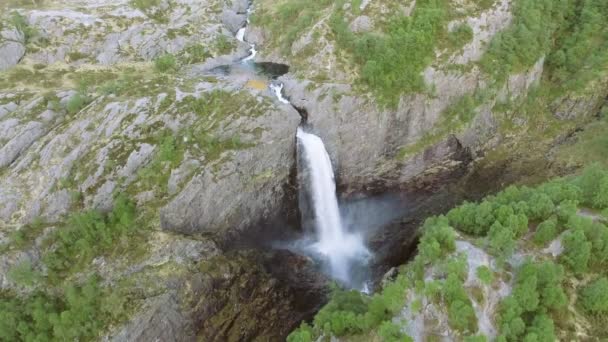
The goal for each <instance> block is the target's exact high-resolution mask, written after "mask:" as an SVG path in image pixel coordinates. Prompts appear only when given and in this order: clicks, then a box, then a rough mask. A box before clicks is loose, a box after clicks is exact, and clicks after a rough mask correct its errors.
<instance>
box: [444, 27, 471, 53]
mask: <svg viewBox="0 0 608 342" xmlns="http://www.w3.org/2000/svg"><path fill="white" fill-rule="evenodd" d="M471 40H473V29H472V28H471V26H469V25H468V24H467V23H462V24H460V25H458V26H456V27H455V28H454V29H453V30H452V31H450V32H449V33H448V39H447V43H448V47H449V48H451V49H458V48H461V47H463V46H464V45H466V44H467V43H469V42H470V41H471Z"/></svg>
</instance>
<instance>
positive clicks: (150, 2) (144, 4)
mask: <svg viewBox="0 0 608 342" xmlns="http://www.w3.org/2000/svg"><path fill="white" fill-rule="evenodd" d="M158 5H160V0H131V6H133V7H135V8H137V9H139V10H142V11H144V12H145V11H146V10H148V9H150V8H152V7H156V6H158Z"/></svg>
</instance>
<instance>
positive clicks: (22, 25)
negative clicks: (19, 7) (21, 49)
mask: <svg viewBox="0 0 608 342" xmlns="http://www.w3.org/2000/svg"><path fill="white" fill-rule="evenodd" d="M10 23H11V24H12V25H13V26H14V27H15V29H17V31H21V32H22V33H23V36H24V38H25V42H26V43H27V42H29V41H30V40H31V39H32V38H33V37H34V36H35V35H36V34H37V33H38V32H37V31H36V29H35V28H34V27H31V26H30V25H29V24H28V22H27V19H26V18H25V17H24V16H23V15H21V13H19V12H17V11H13V12H12V13H11V17H10Z"/></svg>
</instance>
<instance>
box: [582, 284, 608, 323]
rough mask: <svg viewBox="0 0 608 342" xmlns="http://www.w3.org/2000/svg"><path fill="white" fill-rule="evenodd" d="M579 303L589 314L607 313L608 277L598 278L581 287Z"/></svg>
mask: <svg viewBox="0 0 608 342" xmlns="http://www.w3.org/2000/svg"><path fill="white" fill-rule="evenodd" d="M579 295H580V299H579V303H580V304H581V305H582V307H583V309H585V311H587V312H589V313H591V314H604V313H608V279H607V278H606V277H602V278H599V279H597V280H595V281H594V282H592V283H590V284H589V285H587V286H585V287H584V288H582V289H581V290H580V292H579Z"/></svg>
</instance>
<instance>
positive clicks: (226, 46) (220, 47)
mask: <svg viewBox="0 0 608 342" xmlns="http://www.w3.org/2000/svg"><path fill="white" fill-rule="evenodd" d="M214 47H215V51H217V53H219V54H220V55H225V54H227V53H230V52H231V51H232V50H233V49H234V47H235V45H234V42H233V41H232V40H230V39H228V37H226V36H225V35H223V34H220V35H218V36H217V38H216V39H215V42H214Z"/></svg>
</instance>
